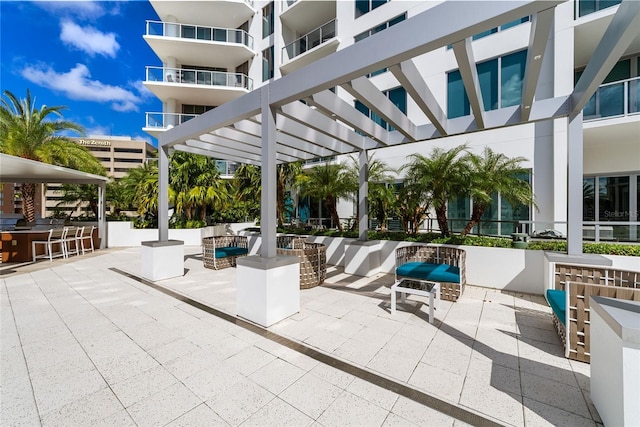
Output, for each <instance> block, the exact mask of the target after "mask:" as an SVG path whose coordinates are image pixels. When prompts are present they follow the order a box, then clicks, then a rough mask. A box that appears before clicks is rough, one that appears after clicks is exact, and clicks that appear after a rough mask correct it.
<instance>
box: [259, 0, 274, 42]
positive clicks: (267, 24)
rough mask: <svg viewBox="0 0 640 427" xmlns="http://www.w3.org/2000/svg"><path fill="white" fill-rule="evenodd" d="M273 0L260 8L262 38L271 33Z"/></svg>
mask: <svg viewBox="0 0 640 427" xmlns="http://www.w3.org/2000/svg"><path fill="white" fill-rule="evenodd" d="M273 17H274V11H273V2H271V3H269V4H268V5H266V6H265V7H263V8H262V38H265V37H267V36H270V35H271V34H273V24H274V19H273Z"/></svg>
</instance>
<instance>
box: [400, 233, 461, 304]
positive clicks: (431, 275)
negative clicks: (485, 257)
mask: <svg viewBox="0 0 640 427" xmlns="http://www.w3.org/2000/svg"><path fill="white" fill-rule="evenodd" d="M465 261H466V252H465V250H464V249H459V248H451V247H445V246H430V245H412V246H403V247H400V248H398V249H396V269H395V273H396V282H398V281H399V280H400V279H402V278H410V279H418V280H428V281H432V282H438V283H439V284H440V298H441V299H443V300H447V301H454V302H455V301H457V300H458V298H460V296H461V295H462V293H463V292H464V287H465V285H466V284H467V275H466V267H465Z"/></svg>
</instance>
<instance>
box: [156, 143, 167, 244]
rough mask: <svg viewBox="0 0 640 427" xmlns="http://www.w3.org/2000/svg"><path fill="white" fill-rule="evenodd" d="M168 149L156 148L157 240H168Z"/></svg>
mask: <svg viewBox="0 0 640 427" xmlns="http://www.w3.org/2000/svg"><path fill="white" fill-rule="evenodd" d="M167 151H168V149H167V148H165V147H162V146H160V149H159V150H158V240H159V241H161V242H163V241H167V240H169V157H168V155H167Z"/></svg>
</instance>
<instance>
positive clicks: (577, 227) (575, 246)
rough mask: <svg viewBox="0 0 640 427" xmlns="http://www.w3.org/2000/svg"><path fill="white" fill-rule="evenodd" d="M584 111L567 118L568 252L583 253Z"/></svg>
mask: <svg viewBox="0 0 640 427" xmlns="http://www.w3.org/2000/svg"><path fill="white" fill-rule="evenodd" d="M582 140H583V128H582V112H580V113H578V114H576V115H573V116H569V117H568V119H567V253H568V254H569V255H582V219H583V218H582V203H583V189H582V182H583V165H582V163H583V145H582Z"/></svg>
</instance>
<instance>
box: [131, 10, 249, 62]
mask: <svg viewBox="0 0 640 427" xmlns="http://www.w3.org/2000/svg"><path fill="white" fill-rule="evenodd" d="M144 39H145V40H146V41H147V43H148V44H149V46H150V47H151V49H153V51H154V52H155V54H156V55H158V57H159V58H162V59H166V58H169V57H173V58H175V59H176V60H177V62H179V63H182V64H193V65H200V66H216V67H221V68H222V67H224V68H231V69H233V68H235V67H237V66H238V65H240V64H242V63H244V62H246V61H248V60H249V59H251V58H253V57H254V56H255V54H256V53H255V52H254V50H253V37H251V36H250V35H249V34H248V33H247V32H246V31H244V30H237V29H233V28H220V27H209V26H203V25H194V24H179V23H174V22H160V21H147V31H146V34H145V36H144ZM212 58H215V59H214V60H212Z"/></svg>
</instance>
